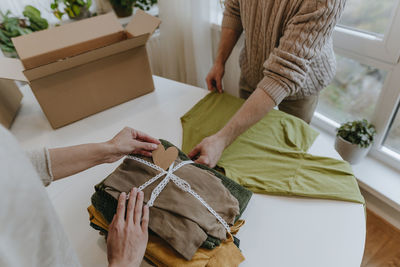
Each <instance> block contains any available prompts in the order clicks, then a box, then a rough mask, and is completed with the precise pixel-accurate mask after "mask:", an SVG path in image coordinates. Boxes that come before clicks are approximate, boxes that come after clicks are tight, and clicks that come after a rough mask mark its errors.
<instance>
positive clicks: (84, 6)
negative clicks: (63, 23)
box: [50, 0, 92, 20]
mask: <svg viewBox="0 0 400 267" xmlns="http://www.w3.org/2000/svg"><path fill="white" fill-rule="evenodd" d="M61 1H62V4H63V5H62V6H63V8H62V7H61ZM91 6H92V0H53V2H52V3H51V4H50V8H51V9H52V10H53V14H54V16H56V17H57V18H58V19H59V20H61V19H62V17H63V16H64V14H67V15H68V17H69V18H70V19H74V20H79V19H84V18H88V17H90V11H89V8H90V7H91ZM62 9H63V11H62Z"/></svg>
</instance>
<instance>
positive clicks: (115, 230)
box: [0, 125, 160, 267]
mask: <svg viewBox="0 0 400 267" xmlns="http://www.w3.org/2000/svg"><path fill="white" fill-rule="evenodd" d="M158 144H160V142H159V141H158V140H157V139H155V138H153V137H150V136H148V135H147V134H144V133H142V132H139V131H137V130H134V129H132V128H128V127H126V128H124V129H123V130H121V131H120V132H119V133H118V134H117V135H116V136H115V137H114V138H112V139H111V140H109V141H108V142H103V143H91V144H83V145H77V146H71V147H61V148H55V149H48V150H47V149H44V150H38V151H31V152H29V153H28V157H27V155H25V153H24V152H23V151H22V150H21V148H20V147H19V146H18V143H17V141H16V140H15V138H13V136H12V135H11V134H10V133H9V132H8V131H7V130H6V129H5V128H4V127H3V126H1V125H0V170H1V175H0V225H1V233H0V266H2V267H3V266H4V267H6V266H7V267H8V266H9V267H14V266H15V267H20V266H38V267H47V266H48V267H53V266H68V267H73V266H80V263H79V261H78V258H77V255H76V253H75V252H74V250H73V248H72V246H71V244H70V243H69V241H68V238H67V236H66V234H65V233H64V230H63V227H62V225H61V223H60V221H59V219H58V217H57V214H56V212H55V210H54V207H53V206H52V204H51V202H50V200H49V197H48V196H47V193H46V191H45V189H44V187H43V185H45V186H47V185H49V184H50V183H51V182H52V181H55V180H59V179H62V178H65V177H68V176H70V175H73V174H75V173H78V172H81V171H84V170H86V169H88V168H91V167H93V166H96V165H99V164H103V163H112V162H115V161H117V160H119V159H121V158H122V157H123V156H125V155H127V154H130V153H137V154H141V155H144V156H151V152H152V151H153V150H155V149H156V148H157V147H158ZM143 198H144V196H143V192H138V191H137V189H136V188H133V189H132V190H131V191H130V197H129V201H128V204H127V205H126V203H125V202H126V193H124V192H123V193H121V194H120V196H119V200H118V207H117V211H116V214H115V216H114V219H113V220H112V222H111V224H110V228H109V232H108V237H107V258H108V261H109V267H126V266H132V267H138V266H140V263H141V262H142V259H143V255H144V253H145V250H146V245H147V241H148V221H149V208H148V206H147V205H143ZM125 205H126V208H125Z"/></svg>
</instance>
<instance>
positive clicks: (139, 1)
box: [110, 0, 158, 18]
mask: <svg viewBox="0 0 400 267" xmlns="http://www.w3.org/2000/svg"><path fill="white" fill-rule="evenodd" d="M157 2H158V1H157V0H110V3H111V5H112V7H113V9H114V11H115V14H117V16H118V17H120V18H123V17H129V16H131V15H132V13H133V7H137V8H140V9H142V10H149V9H150V8H151V7H152V6H153V5H155V4H157Z"/></svg>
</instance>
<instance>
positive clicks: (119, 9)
mask: <svg viewBox="0 0 400 267" xmlns="http://www.w3.org/2000/svg"><path fill="white" fill-rule="evenodd" d="M112 7H113V9H114V11H115V14H117V16H118V17H119V18H125V17H129V16H132V13H133V7H126V6H121V5H112Z"/></svg>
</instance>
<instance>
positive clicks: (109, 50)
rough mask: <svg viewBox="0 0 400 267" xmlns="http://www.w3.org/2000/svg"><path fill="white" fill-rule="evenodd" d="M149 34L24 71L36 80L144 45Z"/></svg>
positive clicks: (29, 78)
mask: <svg viewBox="0 0 400 267" xmlns="http://www.w3.org/2000/svg"><path fill="white" fill-rule="evenodd" d="M148 36H149V34H145V35H141V36H138V37H136V38H131V39H127V40H124V41H122V42H118V43H115V44H112V45H109V46H106V47H102V48H98V49H95V50H92V51H89V52H86V53H83V54H80V55H77V56H75V57H71V58H68V59H65V60H61V61H58V62H54V63H50V64H47V65H44V66H41V67H38V68H34V69H30V70H26V71H24V74H25V76H26V77H27V78H28V80H29V81H34V80H36V79H39V78H42V77H45V76H48V75H50V74H54V73H57V72H61V71H64V70H68V69H71V68H74V67H77V66H80V65H83V64H86V63H89V62H92V61H95V60H98V59H101V58H105V57H108V56H111V55H114V54H117V53H121V52H123V51H126V50H129V49H133V48H135V47H139V46H142V45H144V44H145V43H146V41H147V39H148Z"/></svg>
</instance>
